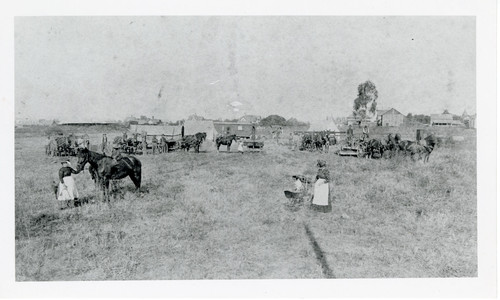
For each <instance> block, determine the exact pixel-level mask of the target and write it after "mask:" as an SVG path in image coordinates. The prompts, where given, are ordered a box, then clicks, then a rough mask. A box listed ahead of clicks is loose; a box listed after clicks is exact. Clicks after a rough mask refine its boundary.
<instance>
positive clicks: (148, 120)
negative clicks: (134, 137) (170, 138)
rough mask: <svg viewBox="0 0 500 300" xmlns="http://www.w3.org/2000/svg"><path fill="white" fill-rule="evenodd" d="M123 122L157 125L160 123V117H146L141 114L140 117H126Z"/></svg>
mask: <svg viewBox="0 0 500 300" xmlns="http://www.w3.org/2000/svg"><path fill="white" fill-rule="evenodd" d="M125 123H127V124H129V125H130V124H134V125H135V124H137V125H159V124H161V120H160V119H155V117H154V116H153V117H151V118H148V117H146V116H141V117H140V118H136V117H134V116H130V117H127V118H126V119H125Z"/></svg>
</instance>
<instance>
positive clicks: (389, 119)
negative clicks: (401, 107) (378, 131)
mask: <svg viewBox="0 0 500 300" xmlns="http://www.w3.org/2000/svg"><path fill="white" fill-rule="evenodd" d="M404 120H405V116H404V115H403V114H402V113H400V112H399V111H397V110H396V109H394V108H390V109H387V110H379V111H377V121H378V123H379V124H380V126H401V125H403V122H404Z"/></svg>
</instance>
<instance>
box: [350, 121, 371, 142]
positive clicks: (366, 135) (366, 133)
mask: <svg viewBox="0 0 500 300" xmlns="http://www.w3.org/2000/svg"><path fill="white" fill-rule="evenodd" d="M369 137H370V129H369V128H368V126H366V125H365V126H364V127H363V132H362V135H361V141H366V140H368V138H369ZM346 141H347V144H348V145H349V146H352V145H353V143H354V130H353V128H352V125H349V127H348V128H347V131H346Z"/></svg>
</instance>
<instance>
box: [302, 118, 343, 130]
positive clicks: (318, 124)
mask: <svg viewBox="0 0 500 300" xmlns="http://www.w3.org/2000/svg"><path fill="white" fill-rule="evenodd" d="M324 130H329V131H335V132H339V131H340V130H339V128H338V127H337V124H335V122H334V121H333V120H318V121H314V122H310V126H309V129H308V130H307V131H324Z"/></svg>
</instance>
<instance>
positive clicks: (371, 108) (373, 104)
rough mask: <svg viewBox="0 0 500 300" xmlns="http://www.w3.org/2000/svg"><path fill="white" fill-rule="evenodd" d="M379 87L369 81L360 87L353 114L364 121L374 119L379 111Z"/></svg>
mask: <svg viewBox="0 0 500 300" xmlns="http://www.w3.org/2000/svg"><path fill="white" fill-rule="evenodd" d="M377 98H378V91H377V87H376V86H375V84H374V83H373V82H371V81H370V80H367V81H365V82H363V83H361V84H360V85H358V97H357V98H356V99H354V105H353V113H354V115H355V116H356V117H359V118H360V119H361V120H362V121H363V120H365V119H374V118H375V117H376V110H377Z"/></svg>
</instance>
